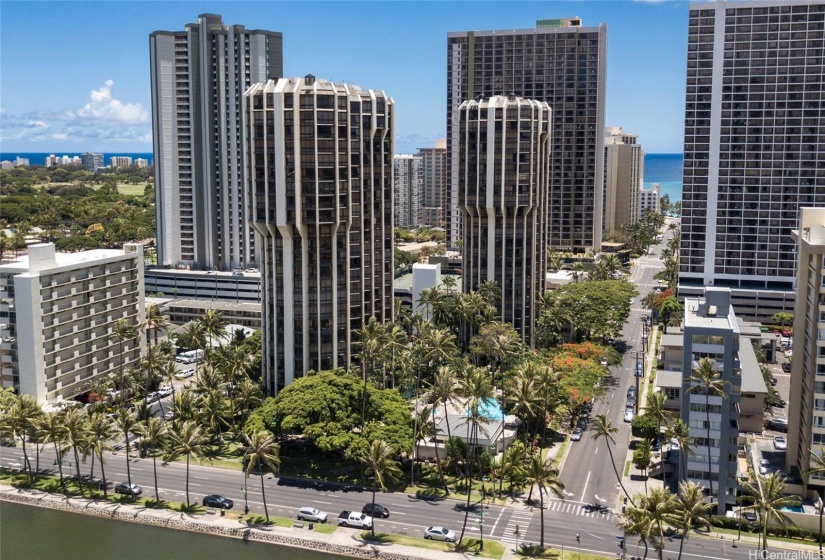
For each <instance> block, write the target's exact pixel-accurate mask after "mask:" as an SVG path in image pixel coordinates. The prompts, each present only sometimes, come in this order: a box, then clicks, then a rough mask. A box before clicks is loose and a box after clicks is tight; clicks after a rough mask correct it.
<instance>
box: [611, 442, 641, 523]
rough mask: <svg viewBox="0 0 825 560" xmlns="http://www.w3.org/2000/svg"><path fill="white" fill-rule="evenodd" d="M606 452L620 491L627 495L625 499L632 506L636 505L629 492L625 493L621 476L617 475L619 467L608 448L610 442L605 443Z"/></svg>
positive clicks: (625, 489)
mask: <svg viewBox="0 0 825 560" xmlns="http://www.w3.org/2000/svg"><path fill="white" fill-rule="evenodd" d="M607 452H608V453H609V454H610V464H611V465H613V472H615V473H616V480H618V481H619V486H621V487H622V492H624V495H625V496H627V499H628V500H630V503H631V504H632V505H633V507H636V504H635V503H633V498H631V497H630V494H628V493H627V488H625V487H624V483H623V482H622V477H621V476H619V469H617V468H616V460H615V459H613V450H612V449H611V448H610V444H609V443H608V444H607Z"/></svg>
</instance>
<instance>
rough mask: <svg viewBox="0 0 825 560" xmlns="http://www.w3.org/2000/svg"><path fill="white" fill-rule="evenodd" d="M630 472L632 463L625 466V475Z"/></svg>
mask: <svg viewBox="0 0 825 560" xmlns="http://www.w3.org/2000/svg"><path fill="white" fill-rule="evenodd" d="M629 472H630V461H627V462H625V464H624V475H625V476H627V475H628V473H629Z"/></svg>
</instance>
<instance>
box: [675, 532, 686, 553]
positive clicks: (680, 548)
mask: <svg viewBox="0 0 825 560" xmlns="http://www.w3.org/2000/svg"><path fill="white" fill-rule="evenodd" d="M686 538H687V531H685V534H684V535H682V538H681V539H680V540H679V556H677V557H676V560H682V547H684V546H685V539H686Z"/></svg>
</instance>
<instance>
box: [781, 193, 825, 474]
mask: <svg viewBox="0 0 825 560" xmlns="http://www.w3.org/2000/svg"><path fill="white" fill-rule="evenodd" d="M800 210H801V217H800V221H799V229H798V230H794V231H793V233H792V235H793V239H794V240H795V241H796V255H797V257H796V258H797V264H796V270H797V279H796V306H795V309H796V312H795V314H794V325H793V327H794V328H793V347H794V350H795V351H794V355H793V361H792V365H791V393H790V398H789V399H788V452H787V470H788V472H789V473H790V472H798V473H802V472H804V471H805V470H806V469H808V468H809V467H810V456H811V452H812V450H813V451H814V452H816V453H819V449H820V446H821V445H825V284H823V282H825V276H823V266H825V260H823V256H824V255H825V208H801V209H800ZM807 482H809V483H810V484H811V485H814V486H819V487H823V486H825V476H822V475H817V476H811V477H810V478H809V479H808V481H807Z"/></svg>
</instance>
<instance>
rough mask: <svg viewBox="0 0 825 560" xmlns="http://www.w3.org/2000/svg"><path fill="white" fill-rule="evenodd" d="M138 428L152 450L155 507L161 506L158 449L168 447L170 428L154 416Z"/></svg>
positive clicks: (144, 442) (144, 443)
mask: <svg viewBox="0 0 825 560" xmlns="http://www.w3.org/2000/svg"><path fill="white" fill-rule="evenodd" d="M138 429H139V433H140V436H141V437H142V438H143V441H142V443H143V445H146V446H147V447H148V448H149V449H151V450H152V470H153V471H154V475H155V507H160V492H158V463H157V451H158V450H159V449H161V450H162V449H164V448H165V447H166V444H167V442H168V439H169V437H168V434H169V428H168V426H167V425H166V423H165V422H164V421H163V420H161V419H160V418H157V417H154V416H153V417H151V418H149V420H147V422H146V425H145V426H140V427H139V428H138Z"/></svg>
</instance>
